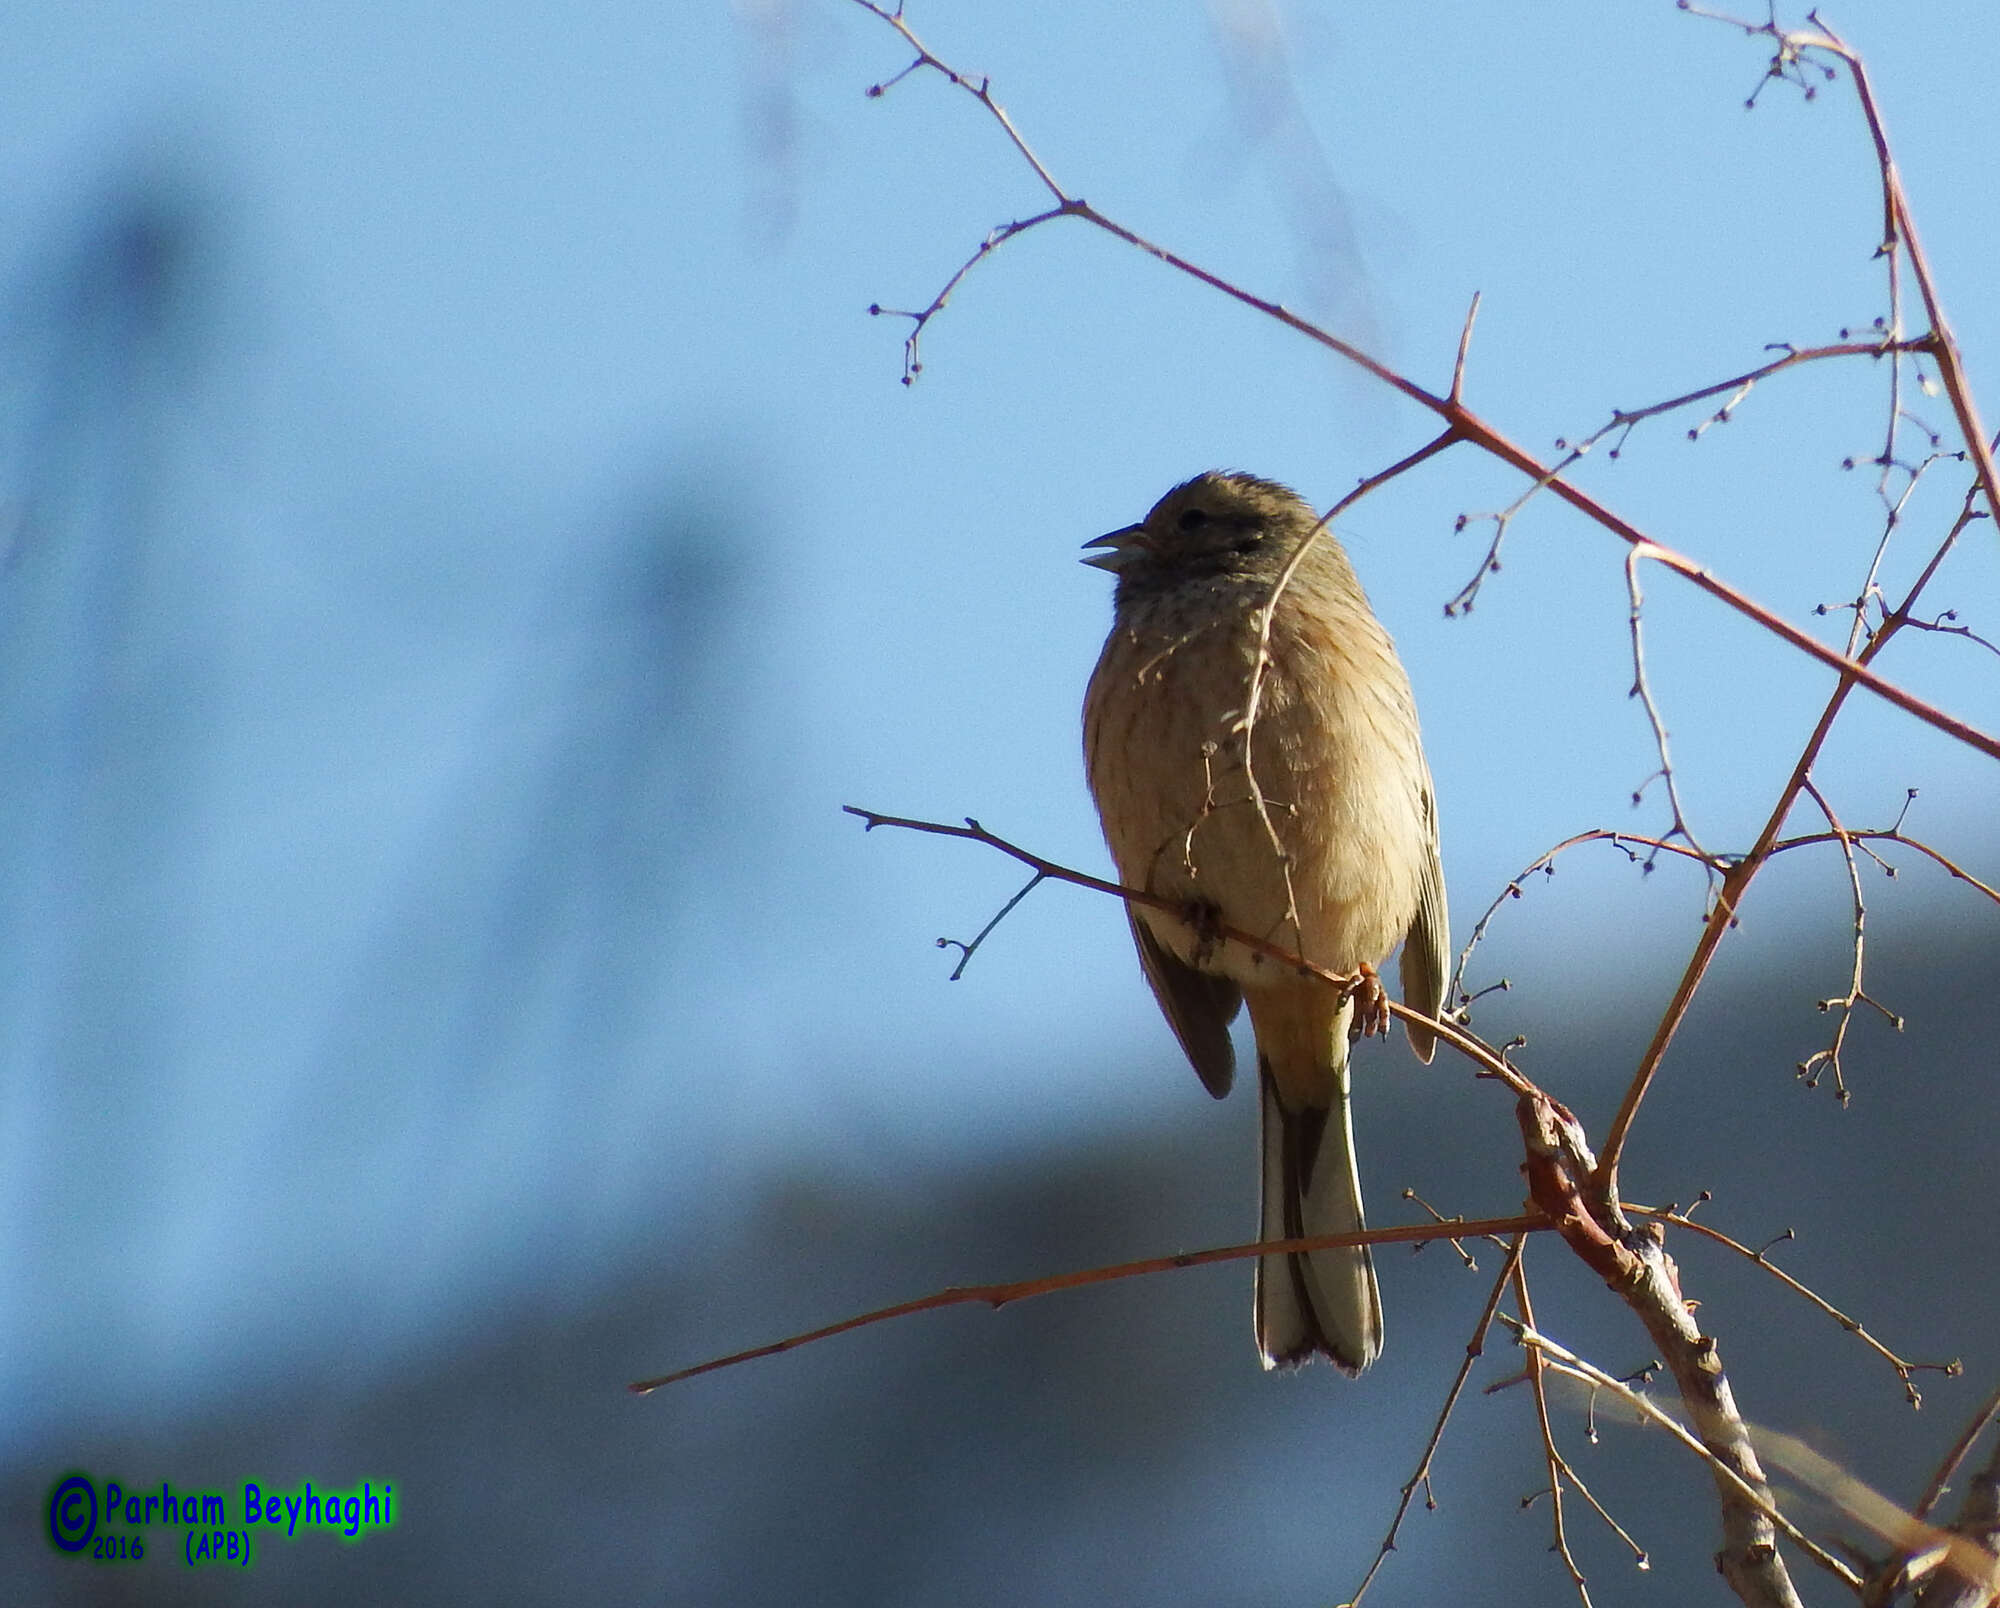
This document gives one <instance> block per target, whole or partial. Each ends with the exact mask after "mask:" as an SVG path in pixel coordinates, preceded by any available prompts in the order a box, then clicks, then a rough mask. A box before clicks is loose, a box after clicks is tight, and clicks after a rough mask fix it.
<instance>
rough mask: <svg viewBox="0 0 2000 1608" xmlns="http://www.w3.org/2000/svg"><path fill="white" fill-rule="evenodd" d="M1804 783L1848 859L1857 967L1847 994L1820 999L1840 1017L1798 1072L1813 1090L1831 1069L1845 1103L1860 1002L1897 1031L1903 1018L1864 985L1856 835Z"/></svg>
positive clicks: (1864, 919) (1864, 925) (1864, 909)
mask: <svg viewBox="0 0 2000 1608" xmlns="http://www.w3.org/2000/svg"><path fill="white" fill-rule="evenodd" d="M1801 785H1802V786H1803V788H1804V789H1805V792H1806V793H1807V795H1808V796H1809V797H1810V798H1811V799H1812V801H1813V802H1814V803H1815V804H1817V805H1818V806H1819V811H1820V814H1822V815H1824V816H1825V817H1826V824H1827V827H1828V829H1829V830H1830V831H1831V832H1832V833H1833V836H1834V838H1835V839H1836V840H1837V841H1838V842H1839V844H1840V853H1841V857H1842V858H1843V859H1844V860H1845V861H1846V862H1847V886H1848V889H1849V892H1850V894H1851V895H1852V897H1853V900H1854V966H1853V969H1852V970H1851V972H1850V973H1849V975H1848V981H1847V993H1846V995H1845V996H1844V997H1842V998H1839V999H1823V1000H1821V1001H1820V1002H1819V1008H1820V1009H1821V1010H1822V1011H1830V1012H1833V1013H1835V1015H1836V1017H1837V1019H1836V1021H1835V1023H1834V1029H1833V1042H1832V1043H1831V1044H1830V1045H1828V1046H1827V1047H1826V1048H1825V1049H1823V1050H1815V1051H1814V1052H1813V1053H1812V1054H1811V1055H1809V1056H1807V1057H1806V1059H1805V1060H1803V1061H1801V1062H1799V1066H1798V1073H1799V1078H1800V1081H1802V1082H1803V1083H1804V1084H1805V1086H1806V1087H1807V1088H1809V1089H1814V1088H1818V1087H1819V1080H1820V1074H1821V1072H1822V1071H1823V1070H1826V1069H1831V1071H1832V1072H1833V1093H1834V1098H1835V1099H1837V1100H1839V1101H1840V1103H1841V1104H1842V1105H1846V1104H1847V1099H1848V1092H1847V1078H1846V1074H1845V1073H1844V1072H1843V1070H1842V1068H1841V1064H1840V1052H1841V1049H1842V1047H1843V1046H1844V1045H1845V1044H1846V1042H1847V1029H1848V1027H1849V1026H1850V1025H1851V1024H1852V1023H1853V1021H1854V1008H1855V1007H1856V1006H1857V1005H1869V1006H1872V1007H1873V1008H1874V1009H1875V1010H1877V1011H1878V1012H1880V1013H1881V1015H1882V1016H1883V1018H1884V1019H1885V1020H1886V1021H1887V1022H1888V1023H1889V1025H1890V1026H1891V1027H1893V1028H1894V1029H1895V1030H1896V1031H1897V1032H1898V1033H1900V1032H1902V1031H1903V1019H1902V1017H1900V1016H1898V1015H1897V1014H1896V1013H1895V1012H1894V1011H1892V1010H1890V1009H1889V1007H1888V1006H1886V1005H1884V1004H1883V1003H1882V1002H1881V1001H1880V1000H1879V999H1876V998H1875V997H1874V996H1873V995H1872V994H1870V993H1869V992H1868V991H1867V990H1866V989H1865V988H1864V987H1863V986H1862V968H1863V964H1864V955H1865V948H1864V946H1865V944H1866V942H1867V930H1868V905H1867V902H1866V901H1865V900H1864V899H1863V898H1862V896H1861V871H1860V868H1859V867H1858V866H1856V865H1855V863H1854V838H1853V835H1852V834H1851V833H1850V832H1849V831H1848V830H1847V828H1846V827H1844V826H1842V825H1841V824H1840V820H1839V818H1838V817H1837V816H1836V815H1835V814H1834V813H1833V806H1832V805H1830V804H1829V803H1827V801H1826V796H1825V795H1824V794H1823V793H1821V792H1820V790H1819V788H1818V787H1817V786H1815V785H1814V783H1813V779H1812V777H1811V776H1806V777H1805V778H1803V780H1802V782H1801Z"/></svg>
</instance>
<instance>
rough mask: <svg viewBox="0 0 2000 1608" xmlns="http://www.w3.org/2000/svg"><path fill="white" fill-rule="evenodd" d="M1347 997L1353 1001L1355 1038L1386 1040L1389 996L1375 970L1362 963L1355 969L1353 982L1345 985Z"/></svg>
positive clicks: (1364, 962)
mask: <svg viewBox="0 0 2000 1608" xmlns="http://www.w3.org/2000/svg"><path fill="white" fill-rule="evenodd" d="M1347 997H1348V998H1349V999H1351V1000H1353V1001H1354V1027H1353V1037H1355V1038H1371V1037H1373V1038H1386V1037H1387V1036H1388V1033H1389V995H1388V991H1387V990H1386V989H1384V988H1383V987H1382V979H1381V978H1379V977H1377V976H1376V975H1375V968H1374V967H1373V966H1370V965H1369V964H1368V963H1367V962H1366V961H1363V962H1362V963H1361V965H1360V966H1358V967H1356V968H1355V972H1354V981H1353V982H1351V983H1349V984H1348V985H1347Z"/></svg>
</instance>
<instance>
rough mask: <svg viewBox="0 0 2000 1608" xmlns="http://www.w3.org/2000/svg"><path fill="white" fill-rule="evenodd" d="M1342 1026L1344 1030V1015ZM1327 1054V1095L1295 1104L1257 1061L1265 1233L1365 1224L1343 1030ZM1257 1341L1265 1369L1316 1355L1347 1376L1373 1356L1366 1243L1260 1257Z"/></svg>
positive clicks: (1275, 1235)
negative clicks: (1330, 1054)
mask: <svg viewBox="0 0 2000 1608" xmlns="http://www.w3.org/2000/svg"><path fill="white" fill-rule="evenodd" d="M1339 1026H1340V1028H1341V1029H1344V1028H1345V1027H1346V1020H1345V1017H1344V1016H1343V1017H1342V1019H1341V1021H1340V1024H1339ZM1333 1055H1334V1058H1335V1065H1334V1066H1333V1067H1332V1068H1331V1069H1330V1070H1331V1072H1332V1076H1331V1077H1330V1078H1329V1079H1328V1080H1327V1092H1328V1093H1329V1094H1330V1095H1331V1099H1330V1101H1329V1102H1328V1103H1327V1104H1325V1105H1314V1104H1306V1105H1301V1106H1299V1107H1298V1108H1297V1109H1291V1108H1288V1107H1287V1106H1286V1104H1285V1102H1284V1100H1283V1099H1282V1098H1281V1097H1280V1095H1279V1093H1278V1086H1277V1082H1276V1080H1275V1079H1274V1078H1273V1077H1272V1075H1271V1069H1270V1066H1269V1064H1268V1063H1264V1062H1262V1061H1260V1064H1259V1068H1258V1071H1259V1074H1260V1076H1259V1079H1258V1081H1259V1083H1260V1084H1261V1086H1262V1091H1263V1100H1264V1227H1263V1234H1262V1237H1263V1238H1264V1239H1267V1240H1279V1239H1300V1238H1303V1237H1305V1236H1307V1235H1313V1234H1352V1233H1354V1232H1356V1231H1358V1230H1359V1229H1361V1228H1363V1227H1365V1226H1366V1224H1365V1222H1364V1221H1363V1218H1362V1213H1361V1178H1360V1174H1359V1173H1358V1172H1357V1171H1356V1169H1355V1164H1354V1129H1353V1125H1352V1123H1351V1121H1350V1120H1349V1116H1348V1098H1347V1035H1346V1033H1345V1031H1337V1032H1336V1033H1335V1034H1334V1047H1333ZM1257 1348H1258V1349H1259V1350H1260V1351H1261V1352H1263V1354H1264V1366H1265V1367H1267V1368H1289V1367H1295V1366H1297V1365H1298V1364H1300V1363H1303V1362H1308V1361H1310V1360H1311V1359H1312V1357H1313V1356H1314V1355H1315V1354H1322V1355H1324V1356H1327V1357H1329V1358H1331V1359H1332V1360H1333V1362H1334V1364H1335V1365H1336V1366H1337V1367H1339V1368H1340V1369H1341V1370H1342V1371H1343V1372H1346V1373H1350V1374H1358V1373H1360V1372H1361V1370H1362V1369H1363V1368H1366V1367H1367V1366H1368V1365H1369V1363H1371V1362H1373V1361H1374V1360H1375V1358H1376V1356H1377V1355H1378V1354H1379V1353H1380V1352H1381V1350H1382V1298H1381V1295H1380V1293H1379V1292H1378V1291H1377V1289H1376V1286H1375V1265H1374V1263H1373V1261H1372V1260H1371V1259H1370V1258H1369V1255H1368V1247H1367V1246H1365V1245H1359V1246H1352V1247H1348V1246H1341V1247H1336V1248H1334V1249H1332V1250H1324V1251H1311V1252H1294V1253H1286V1254H1280V1255H1277V1256H1265V1257H1260V1258H1259V1259H1258V1262H1257Z"/></svg>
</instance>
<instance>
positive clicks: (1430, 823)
mask: <svg viewBox="0 0 2000 1608" xmlns="http://www.w3.org/2000/svg"><path fill="white" fill-rule="evenodd" d="M1423 808H1424V830H1425V843H1426V849H1425V854H1424V864H1423V868H1422V870H1421V871H1420V872H1419V874H1418V877H1417V915H1416V919H1415V920H1414V921H1412V922H1411V923H1410V930H1409V932H1408V934H1407V935H1405V937H1404V939H1403V959H1402V975H1403V1003H1404V1004H1405V1005H1407V1006H1409V1007H1410V1009H1411V1010H1413V1011H1422V1012H1423V1013H1424V1014H1425V1015H1426V1016H1436V1015H1438V1013H1439V1012H1441V1011H1442V1010H1443V1009H1444V989H1445V979H1446V977H1447V976H1448V975H1449V968H1448V966H1447V964H1446V963H1447V961H1448V960H1449V958H1450V951H1451V915H1450V912H1449V911H1448V910H1447V909H1446V908H1445V900H1444V866H1443V865H1442V864H1441V863H1440V862H1439V860H1438V829H1437V800H1436V798H1435V797H1434V796H1433V795H1432V792H1431V779H1430V777H1429V775H1428V774H1426V775H1425V777H1424V791H1423ZM1408 1026H1409V1030H1410V1048H1411V1049H1413V1050H1415V1051H1416V1052H1417V1058H1418V1059H1419V1060H1421V1061H1428V1060H1430V1058H1431V1054H1432V1052H1433V1051H1434V1050H1435V1049H1436V1048H1437V1035H1436V1034H1435V1033H1433V1032H1431V1031H1430V1030H1429V1029H1428V1028H1422V1027H1419V1026H1417V1024H1416V1023H1415V1022H1411V1023H1409V1024H1408Z"/></svg>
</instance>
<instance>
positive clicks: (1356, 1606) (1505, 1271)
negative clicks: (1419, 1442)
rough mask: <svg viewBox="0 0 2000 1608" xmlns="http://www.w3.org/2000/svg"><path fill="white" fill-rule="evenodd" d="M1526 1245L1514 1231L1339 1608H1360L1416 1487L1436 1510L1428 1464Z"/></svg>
mask: <svg viewBox="0 0 2000 1608" xmlns="http://www.w3.org/2000/svg"><path fill="white" fill-rule="evenodd" d="M1526 1244H1527V1236H1526V1234H1525V1233H1519V1232H1517V1233H1516V1234H1515V1236H1514V1242H1513V1244H1512V1245H1510V1246H1509V1247H1508V1249H1507V1260H1506V1262H1505V1263H1504V1264H1502V1266H1501V1268H1500V1276H1499V1277H1498V1278H1497V1279H1495V1280H1494V1281H1493V1288H1492V1290H1491V1291H1489V1292H1488V1293H1487V1296H1486V1305H1485V1306H1484V1307H1483V1308H1481V1310H1480V1313H1479V1321H1478V1322H1477V1323H1475V1324H1474V1325H1473V1326H1472V1338H1471V1339H1469V1340H1467V1341H1466V1342H1465V1360H1464V1361H1463V1362H1461V1363H1460V1364H1459V1365H1458V1377H1457V1378H1455V1379H1453V1380H1452V1382H1451V1389H1450V1390H1448V1391H1446V1392H1445V1398H1444V1406H1443V1407H1442V1408H1440V1409H1439V1410H1438V1416H1437V1422H1436V1423H1435V1424H1433V1425H1432V1426H1431V1438H1430V1439H1429V1440H1428V1441H1427V1442H1425V1444H1424V1455H1423V1456H1422V1457H1420V1458H1418V1459H1417V1466H1416V1469H1415V1470H1414V1471H1413V1472H1412V1473H1411V1475H1410V1477H1409V1479H1408V1480H1407V1481H1406V1482H1405V1483H1404V1485H1403V1495H1402V1499H1401V1500H1400V1501H1399V1502H1397V1504H1396V1516H1395V1517H1394V1518H1392V1519H1391V1520H1390V1521H1389V1531H1388V1534H1386V1535H1384V1536H1383V1537H1382V1545H1381V1546H1380V1547H1378V1548H1377V1549H1376V1552H1375V1561H1374V1562H1372V1563H1371V1564H1369V1565H1368V1572H1367V1573H1366V1574H1365V1575H1363V1576H1362V1577H1361V1584H1360V1585H1358V1586H1356V1587H1355V1588H1354V1595H1353V1596H1352V1597H1349V1598H1348V1599H1347V1601H1346V1602H1345V1603H1344V1604H1342V1608H1360V1603H1361V1599H1362V1598H1363V1597H1364V1596H1366V1595H1367V1593H1368V1588H1369V1586H1370V1585H1371V1584H1373V1582H1374V1579H1375V1576H1376V1575H1377V1574H1378V1573H1379V1572H1380V1571H1381V1568H1382V1565H1383V1564H1384V1563H1385V1562H1387V1561H1388V1557H1389V1554H1390V1553H1392V1552H1394V1551H1395V1550H1396V1537H1397V1536H1398V1535H1400V1534H1401V1533H1402V1529H1403V1520H1404V1518H1405V1517H1407V1516H1408V1514H1409V1511H1410V1502H1411V1500H1412V1499H1413V1498H1414V1497H1415V1495H1416V1493H1417V1488H1418V1487H1419V1486H1422V1487H1423V1492H1424V1506H1425V1507H1427V1508H1432V1509H1435V1508H1436V1507H1437V1494H1436V1492H1434V1491H1433V1490H1432V1488H1431V1464H1432V1462H1433V1461H1434V1460H1435V1459H1436V1457H1437V1449H1438V1445H1439V1443H1440V1442H1441V1441H1443V1439H1444V1427H1445V1425H1446V1424H1448V1423H1450V1422H1451V1415H1452V1410H1453V1409H1454V1408H1455V1407H1457V1405H1458V1398H1459V1397H1460V1396H1461V1395H1462V1394H1463V1393H1464V1391H1465V1382H1466V1380H1467V1379H1469V1378H1470V1377H1471V1376H1472V1368H1473V1364H1475V1363H1476V1362H1478V1361H1479V1358H1480V1356H1481V1354H1482V1353H1483V1352H1484V1351H1485V1349H1486V1334H1487V1331H1488V1330H1489V1329H1491V1328H1492V1327H1493V1318H1494V1314H1495V1313H1496V1312H1498V1311H1499V1308H1500V1297H1501V1296H1502V1295H1503V1294H1504V1293H1505V1292H1506V1289H1507V1284H1508V1281H1509V1280H1510V1279H1511V1278H1512V1276H1513V1272H1514V1269H1515V1268H1516V1267H1517V1266H1519V1265H1520V1260H1521V1250H1522V1247H1523V1246H1525V1245H1526Z"/></svg>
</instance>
